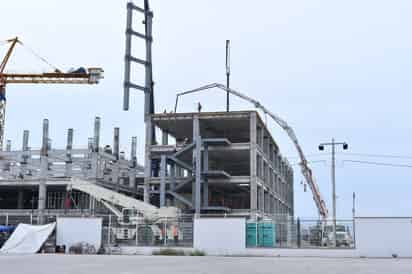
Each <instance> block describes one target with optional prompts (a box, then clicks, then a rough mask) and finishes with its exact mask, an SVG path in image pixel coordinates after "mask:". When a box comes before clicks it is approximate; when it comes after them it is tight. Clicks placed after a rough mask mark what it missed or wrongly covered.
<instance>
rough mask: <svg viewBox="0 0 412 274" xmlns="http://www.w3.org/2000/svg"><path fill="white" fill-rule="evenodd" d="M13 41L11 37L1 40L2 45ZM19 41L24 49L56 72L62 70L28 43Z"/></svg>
mask: <svg viewBox="0 0 412 274" xmlns="http://www.w3.org/2000/svg"><path fill="white" fill-rule="evenodd" d="M11 41H12V40H11V39H9V40H0V45H6V44H8V43H10V42H11ZM17 43H18V44H20V45H21V46H22V47H23V48H24V49H26V50H27V51H29V52H30V53H31V54H32V55H34V56H35V57H37V58H38V59H40V60H41V61H42V62H43V63H45V64H46V65H48V66H50V67H51V68H53V69H54V70H55V71H56V72H61V70H60V69H59V68H57V67H56V66H55V65H53V64H52V63H50V62H49V61H47V60H46V58H44V57H42V56H41V55H40V54H38V53H37V52H36V51H34V50H33V49H32V48H31V47H29V46H28V45H27V44H25V43H23V42H22V41H21V40H20V39H18V40H17Z"/></svg>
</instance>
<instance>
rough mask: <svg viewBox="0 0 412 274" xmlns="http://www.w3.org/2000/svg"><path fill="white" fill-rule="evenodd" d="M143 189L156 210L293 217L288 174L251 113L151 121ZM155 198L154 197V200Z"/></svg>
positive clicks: (168, 116) (161, 116)
mask: <svg viewBox="0 0 412 274" xmlns="http://www.w3.org/2000/svg"><path fill="white" fill-rule="evenodd" d="M151 120H152V124H153V125H155V126H156V127H157V128H159V129H160V130H161V132H162V138H161V139H162V142H159V144H155V145H152V146H150V149H149V150H148V155H146V157H149V158H150V160H151V162H152V166H151V169H152V170H151V173H150V177H149V178H145V182H144V188H148V192H149V193H150V194H156V195H152V197H153V196H154V197H156V200H157V197H159V199H158V201H156V203H159V206H165V205H177V206H178V207H180V208H185V209H189V210H193V211H194V212H196V213H202V212H208V213H210V212H224V213H229V214H240V215H250V214H259V215H261V216H263V215H264V214H265V213H266V214H286V215H293V170H292V168H291V167H290V165H289V164H288V162H287V160H286V159H285V158H283V157H282V155H281V154H280V150H279V147H278V145H277V144H276V142H275V140H274V139H273V137H272V136H271V134H270V132H269V130H268V129H267V128H266V126H265V124H264V123H263V121H262V120H261V118H260V116H259V114H258V113H257V112H256V111H236V112H207V113H201V112H199V113H170V114H169V113H168V114H154V115H152V116H151ZM157 194H158V195H157Z"/></svg>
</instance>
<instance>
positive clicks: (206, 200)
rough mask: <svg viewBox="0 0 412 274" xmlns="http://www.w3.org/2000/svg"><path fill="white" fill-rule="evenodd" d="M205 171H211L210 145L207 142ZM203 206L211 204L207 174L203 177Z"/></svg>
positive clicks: (204, 152)
mask: <svg viewBox="0 0 412 274" xmlns="http://www.w3.org/2000/svg"><path fill="white" fill-rule="evenodd" d="M203 148H204V149H203V172H205V173H207V172H208V171H209V147H208V145H207V144H204V145H203ZM203 206H204V207H208V206H209V182H208V178H207V176H206V175H205V176H204V179H203Z"/></svg>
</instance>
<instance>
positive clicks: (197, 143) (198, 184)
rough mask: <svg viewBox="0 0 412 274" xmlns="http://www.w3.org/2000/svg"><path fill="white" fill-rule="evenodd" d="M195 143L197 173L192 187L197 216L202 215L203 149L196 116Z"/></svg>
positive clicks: (194, 126)
mask: <svg viewBox="0 0 412 274" xmlns="http://www.w3.org/2000/svg"><path fill="white" fill-rule="evenodd" d="M193 141H194V142H195V149H194V152H193V153H194V155H193V161H194V172H195V181H194V185H192V186H194V187H192V196H193V197H192V198H193V200H194V201H193V205H194V207H195V213H196V214H197V215H199V214H200V208H201V190H200V188H201V168H202V167H201V163H202V161H201V153H202V152H201V148H202V140H201V137H200V125H199V116H198V115H195V116H194V117H193Z"/></svg>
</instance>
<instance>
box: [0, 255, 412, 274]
mask: <svg viewBox="0 0 412 274" xmlns="http://www.w3.org/2000/svg"><path fill="white" fill-rule="evenodd" d="M0 269H1V270H0V272H1V273H19V274H49V273H50V274H132V273H144V274H152V273H161V274H183V273H190V274H195V273H196V274H197V273H212V274H221V273H222V274H230V273H236V274H243V273H244V274H251V273H281V274H289V273H303V274H312V273H313V274H322V273H325V274H334V273H339V274H340V273H342V274H354V273H361V274H366V273H368V274H369V273H370V274H372V273H382V274H388V273H396V274H403V273H404V274H410V273H412V259H327V258H324V259H323V258H268V257H266V258H257V257H253V258H251V257H248V258H246V257H160V256H81V255H73V256H68V255H27V256H10V255H9V256H0Z"/></svg>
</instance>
